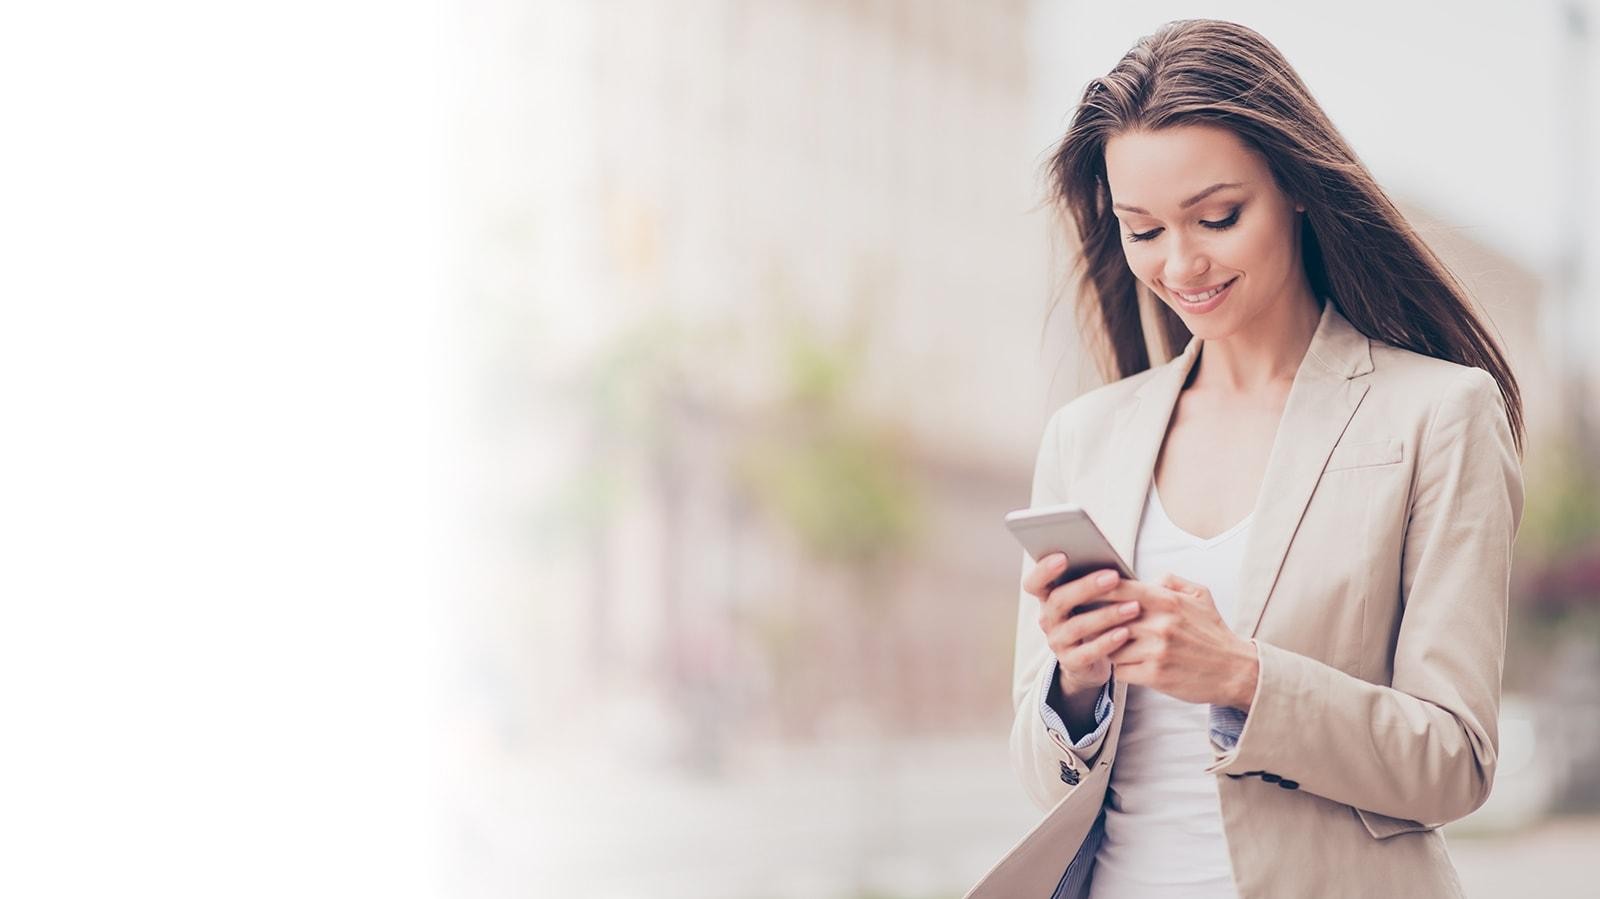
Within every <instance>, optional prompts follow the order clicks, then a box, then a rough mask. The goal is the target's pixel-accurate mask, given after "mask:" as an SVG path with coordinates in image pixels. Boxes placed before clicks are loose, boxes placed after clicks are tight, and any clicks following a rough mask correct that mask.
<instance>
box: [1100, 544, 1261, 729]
mask: <svg viewBox="0 0 1600 899" xmlns="http://www.w3.org/2000/svg"><path fill="white" fill-rule="evenodd" d="M1104 598H1106V599H1112V600H1122V601H1126V600H1136V601H1137V602H1138V603H1139V606H1140V614H1139V617H1137V618H1135V619H1133V620H1132V621H1129V622H1127V623H1126V624H1125V625H1124V626H1125V627H1127V628H1128V630H1129V632H1130V633H1131V634H1132V637H1131V638H1130V639H1129V640H1128V642H1127V643H1124V644H1123V645H1122V646H1121V647H1119V648H1118V649H1117V650H1116V651H1115V652H1113V653H1111V655H1110V656H1108V658H1109V659H1110V660H1111V662H1112V664H1113V665H1114V666H1115V667H1114V669H1113V670H1114V672H1115V676H1116V677H1118V678H1120V679H1122V680H1123V681H1125V682H1127V683H1130V684H1140V685H1142V686H1146V687H1149V688H1151V689H1153V690H1159V691H1160V692H1162V693H1165V694H1167V695H1168V696H1171V697H1173V698H1174V699H1181V700H1183V701H1184V702H1194V703H1201V702H1205V703H1211V704H1213V705H1223V706H1232V707H1234V708H1237V709H1240V710H1241V711H1246V712H1248V711H1249V710H1250V699H1251V697H1253V696H1254V695H1255V691H1256V677H1257V675H1258V673H1259V670H1260V669H1259V667H1258V664H1259V663H1258V662H1257V659H1256V648H1255V645H1254V644H1252V643H1251V642H1250V641H1249V640H1248V639H1246V638H1244V637H1241V636H1239V635H1238V634H1236V633H1234V632H1233V629H1232V628H1230V627H1229V626H1228V625H1227V623H1226V622H1224V621H1223V620H1222V615H1221V613H1219V612H1218V611H1217V604H1216V602H1215V601H1214V600H1212V598H1211V591H1210V590H1207V589H1206V588H1205V587H1202V586H1201V585H1199V584H1196V583H1193V582H1191V581H1186V580H1184V579H1183V578H1181V577H1178V576H1177V575H1172V574H1169V575H1166V576H1165V577H1163V578H1161V579H1160V580H1159V581H1158V582H1157V583H1154V584H1150V583H1146V582H1144V581H1130V580H1127V579H1126V578H1124V579H1123V580H1122V581H1121V583H1119V584H1117V586H1116V587H1114V588H1113V589H1112V590H1111V591H1110V592H1108V593H1106V594H1104Z"/></svg>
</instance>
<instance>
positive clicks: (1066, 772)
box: [1061, 762, 1078, 787]
mask: <svg viewBox="0 0 1600 899" xmlns="http://www.w3.org/2000/svg"><path fill="white" fill-rule="evenodd" d="M1061 780H1062V782H1064V783H1065V784H1066V785H1067V786H1069V787H1075V786H1077V785H1078V769H1076V768H1074V767H1072V766H1071V765H1069V764H1067V763H1066V762H1062V763H1061Z"/></svg>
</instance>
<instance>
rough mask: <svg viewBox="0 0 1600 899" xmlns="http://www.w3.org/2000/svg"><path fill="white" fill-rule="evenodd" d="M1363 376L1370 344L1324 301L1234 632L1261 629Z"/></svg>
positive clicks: (1262, 508) (1257, 531) (1260, 515)
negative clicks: (1282, 571) (1289, 553)
mask: <svg viewBox="0 0 1600 899" xmlns="http://www.w3.org/2000/svg"><path fill="white" fill-rule="evenodd" d="M1370 371H1372V348H1371V343H1370V341H1368V339H1367V338H1366V336H1365V335H1363V334H1362V333H1361V332H1359V331H1357V330H1355V328H1354V327H1352V326H1351V325H1350V323H1349V322H1348V321H1346V320H1345V318H1344V316H1342V315H1340V314H1339V312H1338V310H1336V309H1334V307H1333V303H1332V302H1326V303H1325V304H1324V306H1323V310H1322V319H1321V320H1320V321H1319V322H1318V324H1317V330H1316V333H1315V334H1314V335H1313V336H1312V338H1311V345H1310V347H1309V348H1308V349H1307V350H1306V355H1305V358H1304V359H1302V360H1301V362H1300V368H1299V370H1298V371H1297V372H1296V373H1295V378H1294V383H1293V384H1292V385H1291V386H1290V388H1289V398H1288V400H1287V401H1286V403H1285V405H1284V409H1283V417H1282V419H1281V420H1280V421H1279V422H1278V432H1277V436H1276V437H1274V438H1273V443H1272V451H1271V454H1270V455H1269V456H1268V459H1267V470H1266V474H1265V475H1264V476H1263V477H1262V480H1261V488H1260V491H1259V492H1258V494H1257V497H1256V509H1255V519H1254V520H1253V521H1252V522H1251V525H1250V535H1249V537H1248V538H1247V540H1246V543H1245V551H1244V564H1243V568H1242V570H1241V572H1240V577H1239V594H1238V601H1237V605H1236V606H1235V608H1234V620H1233V621H1232V622H1231V624H1232V626H1233V629H1234V631H1235V632H1236V633H1238V634H1241V635H1244V636H1246V637H1253V636H1255V633H1256V630H1257V629H1258V628H1259V627H1260V626H1261V615H1262V612H1263V610H1264V609H1265V608H1266V605H1267V600H1268V599H1269V598H1270V597H1271V595H1272V588H1273V586H1274V585H1275V584H1276V583H1277V579H1278V573H1279V571H1280V570H1281V569H1282V567H1283V560H1284V557H1285V556H1286V555H1287V554H1288V552H1289V544H1290V542H1291V541H1293V540H1294V534H1295V531H1296V530H1297V529H1298V528H1299V527H1300V519H1301V517H1302V516H1303V515H1304V514H1305V510H1306V506H1307V505H1308V504H1309V503H1310V502H1311V494H1312V492H1313V491H1315V490H1316V487H1317V482H1318V481H1320V480H1321V479H1322V469H1323V467H1324V466H1326V465H1327V464H1328V457H1329V456H1330V455H1332V453H1333V448H1334V446H1335V445H1336V444H1337V443H1338V442H1339V438H1340V437H1341V436H1343V434H1344V430H1345V427H1346V426H1347V425H1349V423H1350V418H1351V416H1353V415H1354V414H1355V411H1356V407H1358V406H1360V405H1361V400H1362V398H1363V397H1365V396H1366V394H1367V388H1368V386H1369V385H1368V384H1367V382H1366V381H1364V380H1357V379H1358V378H1359V377H1360V376H1361V375H1364V374H1367V373H1368V372H1370Z"/></svg>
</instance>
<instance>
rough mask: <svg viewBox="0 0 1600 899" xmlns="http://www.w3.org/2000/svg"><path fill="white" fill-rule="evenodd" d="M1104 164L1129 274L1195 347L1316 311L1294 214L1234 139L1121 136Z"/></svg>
mask: <svg viewBox="0 0 1600 899" xmlns="http://www.w3.org/2000/svg"><path fill="white" fill-rule="evenodd" d="M1105 157H1106V178H1107V180H1108V182H1109V186H1110V188H1111V198H1112V203H1113V211H1114V213H1115V215H1116V216H1117V218H1118V219H1119V220H1120V221H1121V223H1122V228H1121V230H1122V250H1123V254H1124V256H1125V257H1126V258H1127V260H1128V267H1129V268H1130V269H1132V270H1133V274H1134V276H1135V277H1136V278H1138V279H1139V280H1140V281H1142V282H1143V283H1144V284H1145V285H1146V286H1147V287H1149V288H1150V289H1151V290H1152V291H1154V292H1155V295H1156V296H1158V297H1160V298H1161V300H1162V302H1164V303H1166V304H1167V305H1168V306H1169V307H1171V308H1172V309H1173V311H1175V312H1177V313H1178V316H1179V317H1180V318H1182V319H1183V322H1184V324H1186V325H1188V326H1189V330H1190V331H1191V332H1193V333H1194V334H1195V335H1196V336H1197V337H1200V338H1202V339H1207V340H1214V339H1218V338H1222V337H1226V336H1228V335H1230V334H1234V333H1236V332H1238V331H1240V329H1241V328H1243V327H1245V326H1246V325H1249V324H1251V323H1252V322H1265V321H1268V320H1271V319H1273V318H1275V317H1276V316H1275V315H1273V314H1272V313H1274V312H1275V311H1276V312H1281V311H1283V310H1284V308H1285V304H1287V303H1288V302H1293V301H1296V300H1300V299H1311V300H1312V301H1313V302H1314V299H1315V298H1313V297H1311V296H1310V286H1309V283H1308V282H1307V280H1306V276H1305V270H1304V268H1303V267H1302V265H1301V262H1300V221H1299V214H1298V212H1297V211H1296V210H1297V206H1296V204H1295V202H1294V201H1293V200H1292V199H1290V198H1289V197H1287V196H1285V195H1284V194H1283V192H1282V191H1280V190H1279V189H1278V186H1277V183H1276V182H1275V181H1274V180H1273V178H1272V173H1271V172H1270V171H1269V170H1268V168H1267V164H1266V160H1265V159H1263V158H1262V157H1261V156H1260V155H1259V154H1258V153H1256V152H1254V151H1253V150H1251V149H1250V148H1249V147H1247V146H1246V145H1245V144H1244V143H1243V142H1242V141H1241V140H1240V139H1239V138H1238V137H1237V136H1235V135H1234V133H1233V132H1232V131H1229V130H1227V129H1225V128H1219V127H1215V126H1210V125H1184V126H1179V127H1172V128H1163V129H1160V130H1158V131H1131V132H1124V133H1122V134H1119V135H1117V136H1115V137H1113V138H1111V139H1110V140H1109V141H1107V142H1106V150H1105ZM1219 287H1222V288H1224V289H1223V290H1222V292H1220V293H1213V291H1214V290H1215V289H1216V288H1219ZM1263 314H1266V318H1262V316H1263Z"/></svg>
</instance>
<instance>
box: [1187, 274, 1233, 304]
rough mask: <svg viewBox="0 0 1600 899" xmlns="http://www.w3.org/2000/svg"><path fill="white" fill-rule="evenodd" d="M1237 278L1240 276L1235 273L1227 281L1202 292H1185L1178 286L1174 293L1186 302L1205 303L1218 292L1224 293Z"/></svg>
mask: <svg viewBox="0 0 1600 899" xmlns="http://www.w3.org/2000/svg"><path fill="white" fill-rule="evenodd" d="M1237 280H1239V276H1238V275H1234V276H1233V277H1232V278H1229V279H1228V280H1227V281H1224V282H1223V283H1221V284H1218V285H1217V286H1216V287H1213V288H1211V289H1210V290H1206V291H1202V292H1200V293H1184V292H1183V291H1181V290H1178V289H1177V288H1173V289H1172V294H1173V296H1176V297H1177V298H1178V299H1180V300H1182V301H1183V302H1185V303H1204V302H1205V301H1206V300H1209V299H1211V298H1212V297H1214V296H1216V295H1217V294H1219V293H1222V292H1223V291H1224V290H1227V289H1228V286H1229V285H1230V284H1232V283H1233V282H1235V281H1237Z"/></svg>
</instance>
